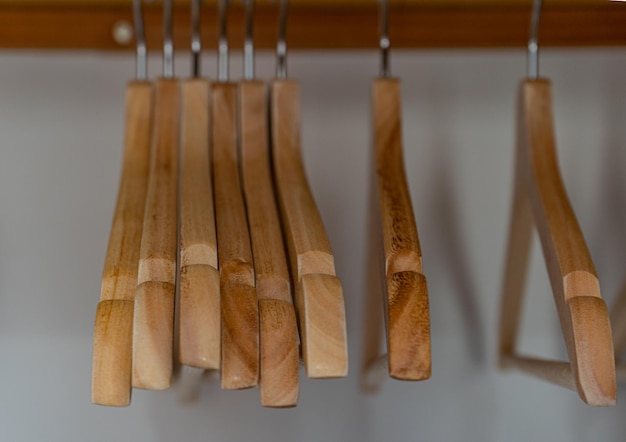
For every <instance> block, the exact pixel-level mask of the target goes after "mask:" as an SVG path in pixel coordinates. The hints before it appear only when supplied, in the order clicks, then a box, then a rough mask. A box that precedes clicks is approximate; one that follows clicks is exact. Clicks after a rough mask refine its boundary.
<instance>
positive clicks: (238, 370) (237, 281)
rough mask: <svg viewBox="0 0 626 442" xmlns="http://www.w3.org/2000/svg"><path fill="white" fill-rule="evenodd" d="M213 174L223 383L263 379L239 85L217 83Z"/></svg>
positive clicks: (246, 384) (227, 385) (234, 384)
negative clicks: (241, 166)
mask: <svg viewBox="0 0 626 442" xmlns="http://www.w3.org/2000/svg"><path fill="white" fill-rule="evenodd" d="M212 105H213V111H212V115H213V126H212V133H213V175H214V186H215V190H214V192H215V213H216V225H217V242H218V245H219V246H218V255H219V266H220V290H221V312H222V313H221V318H222V337H221V339H222V360H221V370H222V372H221V383H222V388H226V389H240V388H249V387H254V386H256V385H257V384H258V381H259V316H258V302H257V295H256V289H255V278H254V268H253V263H252V248H251V245H250V234H249V231H248V220H247V215H246V206H245V201H244V197H243V191H242V188H241V182H240V177H239V160H238V152H237V150H238V137H237V85H236V84H235V83H214V84H213V86H212Z"/></svg>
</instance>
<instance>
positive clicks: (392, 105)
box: [372, 78, 422, 276]
mask: <svg viewBox="0 0 626 442" xmlns="http://www.w3.org/2000/svg"><path fill="white" fill-rule="evenodd" d="M400 94H401V93H400V82H399V81H398V80H397V79H388V78H379V79H376V80H375V81H374V83H373V85H372V102H373V103H372V104H373V114H374V121H373V126H374V144H375V155H376V174H377V178H378V201H379V208H380V213H381V216H380V219H381V222H382V231H383V244H384V249H385V250H384V252H385V274H386V275H387V276H390V275H392V274H393V273H399V272H404V271H412V272H419V273H422V251H421V248H420V242H419V237H418V235H417V227H416V223H415V216H414V215H413V205H412V203H411V195H410V194H409V186H408V183H407V179H406V174H405V171H404V155H403V153H402V118H401V105H400Z"/></svg>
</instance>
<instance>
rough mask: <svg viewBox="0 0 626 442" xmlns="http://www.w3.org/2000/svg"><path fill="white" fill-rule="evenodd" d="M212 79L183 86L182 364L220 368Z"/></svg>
mask: <svg viewBox="0 0 626 442" xmlns="http://www.w3.org/2000/svg"><path fill="white" fill-rule="evenodd" d="M210 88H211V85H210V83H209V81H208V80H205V79H201V78H192V79H189V80H186V81H184V82H183V83H182V91H181V92H182V117H181V121H182V127H181V142H182V149H181V152H182V156H181V179H180V185H181V190H180V195H181V202H180V267H181V269H180V289H179V291H180V315H179V317H180V320H179V321H180V322H179V323H180V334H179V341H180V345H179V353H180V362H181V364H183V365H187V366H190V367H197V368H204V369H213V370H219V368H220V345H221V343H220V278H219V271H218V262H217V236H216V231H215V210H214V207H213V180H212V177H211V166H212V160H211V157H210V148H209V129H210V128H209V121H210Z"/></svg>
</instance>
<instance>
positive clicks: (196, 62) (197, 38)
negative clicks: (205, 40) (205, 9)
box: [191, 0, 202, 78]
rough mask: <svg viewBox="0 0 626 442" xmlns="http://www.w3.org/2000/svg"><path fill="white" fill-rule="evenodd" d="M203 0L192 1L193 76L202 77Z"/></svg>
mask: <svg viewBox="0 0 626 442" xmlns="http://www.w3.org/2000/svg"><path fill="white" fill-rule="evenodd" d="M201 3H202V0H191V76H192V77H195V78H197V77H199V76H200V54H201V52H202V36H201V33H200V6H201Z"/></svg>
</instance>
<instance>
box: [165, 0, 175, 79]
mask: <svg viewBox="0 0 626 442" xmlns="http://www.w3.org/2000/svg"><path fill="white" fill-rule="evenodd" d="M173 27H174V26H173V24H172V0H163V77H164V78H172V77H174V42H173V39H172V31H173Z"/></svg>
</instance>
